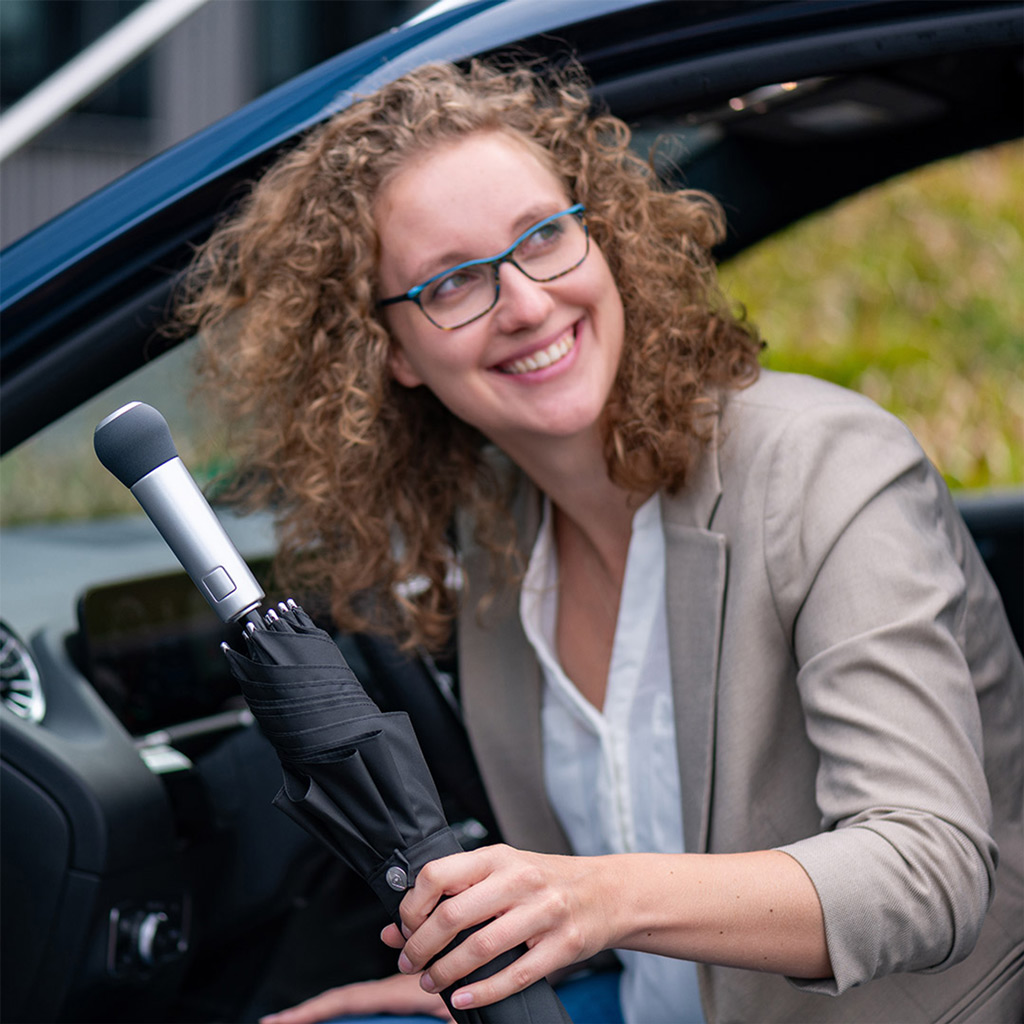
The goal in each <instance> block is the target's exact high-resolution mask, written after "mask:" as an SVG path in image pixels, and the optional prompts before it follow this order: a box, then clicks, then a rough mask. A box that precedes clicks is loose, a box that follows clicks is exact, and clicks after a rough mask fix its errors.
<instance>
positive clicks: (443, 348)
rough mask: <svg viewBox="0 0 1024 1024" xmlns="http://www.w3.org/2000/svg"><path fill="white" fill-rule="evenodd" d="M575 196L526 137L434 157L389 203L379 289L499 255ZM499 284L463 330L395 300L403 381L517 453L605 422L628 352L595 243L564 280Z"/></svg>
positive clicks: (415, 169)
mask: <svg viewBox="0 0 1024 1024" xmlns="http://www.w3.org/2000/svg"><path fill="white" fill-rule="evenodd" d="M571 202H572V200H571V199H570V198H569V196H568V195H567V193H566V190H565V186H564V185H563V183H562V182H561V181H560V180H559V178H558V177H557V176H556V175H555V174H554V173H552V171H551V170H550V169H549V168H548V167H547V166H545V164H544V163H543V162H542V161H541V160H540V159H539V158H538V156H537V155H536V154H534V153H533V152H532V151H531V149H530V148H529V147H528V145H527V144H525V143H523V142H520V141H519V140H517V139H516V138H514V137H512V136H509V135H505V134H503V133H501V132H486V133H479V134H476V135H470V136H467V137H466V138H464V139H461V140H459V141H458V142H454V143H452V144H450V145H445V146H442V147H439V148H437V149H435V150H433V151H431V152H428V153H427V155H426V156H425V157H422V158H420V159H417V160H416V161H415V162H410V164H409V165H408V166H407V167H405V168H403V169H402V170H400V171H399V172H398V173H397V174H396V175H395V176H394V177H392V178H391V179H390V181H389V182H388V183H387V185H386V186H385V188H384V189H383V190H382V192H381V194H380V196H379V198H378V201H377V204H376V207H375V214H376V219H377V227H378V231H379V234H380V245H381V255H380V264H379V285H380V289H381V291H380V293H381V294H382V295H386V296H391V295H400V294H403V293H404V292H406V291H408V290H409V289H410V288H412V287H414V286H415V285H418V284H421V283H422V282H424V281H426V280H427V279H428V278H430V277H432V276H433V275H435V274H439V273H440V272H442V271H444V270H446V269H448V268H449V267H452V266H454V265H455V264H458V263H462V262H465V261H467V260H473V259H481V258H487V257H490V256H494V255H496V254H497V253H500V252H502V251H503V250H505V249H506V248H508V246H509V245H511V244H512V243H513V242H514V241H515V240H516V239H517V238H518V237H519V236H520V235H521V234H523V232H525V231H527V229H529V228H530V227H531V226H533V225H534V224H536V223H537V222H538V221H539V220H542V219H543V218H545V217H548V216H550V215H551V214H554V213H559V212H560V211H562V210H565V209H566V208H567V207H569V206H570V205H571ZM499 279H500V293H499V297H498V301H497V303H496V305H495V306H494V308H493V309H491V310H490V311H489V312H488V313H485V314H484V315H483V316H482V317H480V318H479V319H477V320H474V321H473V322H472V323H469V324H466V325H465V326H462V327H458V328H456V329H455V330H449V331H445V330H441V329H440V328H439V327H436V326H434V324H432V323H431V322H430V321H429V320H428V319H427V317H426V316H424V314H423V312H422V310H420V309H418V308H417V307H416V305H415V303H413V302H401V303H398V304H396V305H393V306H389V307H387V309H386V316H387V322H388V325H389V327H390V329H391V334H392V337H393V339H394V348H393V354H392V360H391V367H392V372H393V373H394V376H395V378H396V380H398V382H399V383H401V384H403V385H405V386H406V387H417V386H419V385H425V386H426V387H428V388H430V390H431V391H432V392H433V393H434V394H435V395H436V396H437V397H438V398H439V399H440V400H441V401H442V402H443V403H444V404H445V405H446V406H447V407H448V409H449V410H450V411H451V412H452V413H454V414H455V415H456V416H458V417H459V418H460V419H462V420H464V421H466V422H467V423H469V424H471V425H472V426H474V427H476V428H477V429H478V430H480V431H481V432H482V433H483V434H484V435H485V436H486V437H488V438H490V439H491V440H492V441H493V442H495V443H496V444H497V445H498V446H499V447H501V448H503V449H504V450H505V451H506V452H507V453H508V454H509V455H511V456H512V457H513V458H517V457H519V456H523V457H528V453H529V450H530V448H531V447H532V446H536V445H537V444H543V443H545V442H548V443H549V442H550V440H551V439H552V438H556V437H558V438H565V437H572V436H574V435H577V434H580V433H584V432H588V431H594V430H595V429H596V424H597V422H598V419H599V417H600V414H601V411H602V409H603V408H604V405H605V402H606V400H607V398H608V394H609V391H610V389H611V386H612V382H613V381H614V379H615V374H616V371H617V369H618V365H619V357H620V355H621V352H622V341H623V311H622V301H621V299H620V297H619V292H618V289H617V287H616V285H615V281H614V280H613V278H612V274H611V271H610V270H609V268H608V264H607V262H606V261H605V258H604V256H603V254H602V253H601V251H600V249H599V248H598V247H597V245H596V244H595V243H594V242H593V240H591V242H590V251H589V253H588V255H587V257H586V259H584V260H583V262H582V263H581V264H580V265H579V266H578V267H576V268H575V269H574V270H572V271H570V272H569V273H567V274H565V275H564V276H562V277H559V278H557V279H555V280H552V281H548V282H545V283H540V282H536V281H533V280H531V279H530V278H528V277H526V275H525V274H523V273H521V272H520V271H519V270H518V269H517V268H516V267H514V266H512V265H511V264H509V263H503V264H501V266H500V269H499ZM538 356H539V357H540V363H542V364H543V363H547V365H542V366H541V365H539V364H538V362H537V357H538ZM527 360H529V362H527ZM524 446H525V447H524Z"/></svg>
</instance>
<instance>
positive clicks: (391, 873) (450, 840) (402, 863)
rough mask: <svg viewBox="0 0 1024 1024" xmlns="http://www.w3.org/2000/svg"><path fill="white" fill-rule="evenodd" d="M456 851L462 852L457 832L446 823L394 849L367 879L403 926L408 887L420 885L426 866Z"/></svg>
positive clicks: (394, 918) (387, 908)
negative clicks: (418, 879) (401, 909)
mask: <svg viewBox="0 0 1024 1024" xmlns="http://www.w3.org/2000/svg"><path fill="white" fill-rule="evenodd" d="M452 853H462V847H461V846H460V845H459V841H458V839H456V838H455V833H454V832H452V830H451V829H450V828H448V826H445V827H444V828H442V829H439V830H438V831H437V832H433V833H431V834H430V835H429V836H427V837H426V838H425V839H421V840H419V842H416V843H413V844H412V845H411V846H407V847H405V848H404V849H402V850H394V851H393V852H392V854H391V856H390V857H388V858H387V859H386V860H385V861H383V862H382V863H381V864H380V866H379V867H378V868H377V869H376V870H375V871H374V872H373V874H371V875H370V876H369V877H368V878H367V879H366V881H367V882H368V883H369V885H370V888H371V889H372V890H373V891H374V893H376V895H377V898H378V899H379V900H380V901H381V903H383V904H384V907H385V908H386V910H387V912H388V914H390V915H391V919H392V920H393V921H394V922H395V924H397V925H401V918H400V916H399V913H398V907H399V904H400V903H401V902H402V897H403V896H404V895H405V890H406V889H411V888H412V887H413V885H415V884H416V876H417V875H418V874H419V873H420V871H421V869H422V868H423V867H424V865H426V864H428V863H429V862H430V861H432V860H437V859H438V858H439V857H447V856H448V855H449V854H452Z"/></svg>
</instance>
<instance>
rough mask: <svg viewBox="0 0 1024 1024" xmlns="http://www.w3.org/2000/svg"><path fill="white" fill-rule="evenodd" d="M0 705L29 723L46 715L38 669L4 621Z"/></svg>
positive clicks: (0, 647)
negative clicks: (0, 703)
mask: <svg viewBox="0 0 1024 1024" xmlns="http://www.w3.org/2000/svg"><path fill="white" fill-rule="evenodd" d="M0 702H2V703H3V705H4V706H5V707H6V708H8V709H9V710H11V711H13V712H14V713H15V714H16V715H18V716H19V717H20V718H24V719H25V720H26V721H29V722H41V721H42V720H43V715H45V714H46V701H45V700H44V698H43V687H42V685H41V683H40V681H39V670H38V669H37V668H36V665H35V662H34V661H33V660H32V655H31V654H29V652H28V649H27V648H26V647H25V645H24V644H23V643H22V642H21V641H20V640H19V639H18V638H17V637H16V636H15V635H14V633H12V632H11V630H10V627H9V626H8V625H7V623H5V622H0Z"/></svg>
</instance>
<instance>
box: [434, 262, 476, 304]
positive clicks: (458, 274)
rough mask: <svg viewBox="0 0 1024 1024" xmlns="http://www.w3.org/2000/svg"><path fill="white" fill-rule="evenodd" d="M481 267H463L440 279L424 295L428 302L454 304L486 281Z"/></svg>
mask: <svg viewBox="0 0 1024 1024" xmlns="http://www.w3.org/2000/svg"><path fill="white" fill-rule="evenodd" d="M484 273H485V272H484V270H482V269H481V268H480V267H462V268H461V269H459V270H453V271H452V272H451V273H450V274H445V276H444V277H442V278H439V279H438V280H437V281H435V282H434V283H433V284H432V285H430V287H429V288H427V290H426V291H425V293H424V296H423V297H424V298H425V299H426V300H427V302H454V301H457V300H458V299H460V298H462V297H463V296H464V295H466V294H467V293H468V292H470V291H472V290H473V289H474V288H476V287H477V286H478V285H479V284H480V282H481V281H482V280H483V279H484Z"/></svg>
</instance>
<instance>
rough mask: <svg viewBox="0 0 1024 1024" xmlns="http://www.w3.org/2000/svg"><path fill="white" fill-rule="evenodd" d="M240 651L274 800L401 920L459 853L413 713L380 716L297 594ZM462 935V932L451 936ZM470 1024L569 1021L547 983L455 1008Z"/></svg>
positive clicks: (241, 674)
mask: <svg viewBox="0 0 1024 1024" xmlns="http://www.w3.org/2000/svg"><path fill="white" fill-rule="evenodd" d="M244 636H245V640H246V648H247V651H246V654H240V653H238V652H237V651H235V650H232V649H231V648H230V647H229V646H228V645H226V644H225V645H224V653H225V655H226V657H227V659H228V663H229V665H230V668H231V671H232V673H233V675H234V676H235V678H236V679H237V680H238V683H239V685H240V687H241V689H242V693H243V695H244V696H245V699H246V702H247V703H248V705H249V708H250V710H251V711H252V713H253V715H254V716H255V718H256V720H257V722H258V723H259V724H260V726H261V728H262V729H263V732H264V733H265V735H266V736H267V738H268V739H269V740H270V742H271V743H272V744H273V746H274V748H275V749H276V750H277V753H278V756H279V757H280V759H281V767H282V769H283V771H284V785H283V786H282V787H281V790H280V792H279V793H278V794H277V796H276V797H275V798H274V804H275V806H277V807H279V808H280V809H281V810H282V811H284V813H285V814H287V815H288V816H289V817H290V818H292V819H293V820H294V821H296V822H297V823H298V824H299V825H301V826H302V827H303V828H304V829H306V831H307V832H309V833H310V834H311V835H313V836H314V837H316V838H317V839H319V840H320V841H321V842H322V843H323V844H324V845H325V846H327V847H328V848H329V849H330V850H332V851H333V852H334V853H335V854H336V855H337V856H339V857H340V858H341V859H342V860H344V861H345V863H347V864H348V865H349V866H350V867H351V868H352V869H353V870H354V871H355V872H356V873H357V874H359V875H360V876H361V877H362V878H364V879H365V880H366V881H367V883H368V884H369V885H370V887H371V888H372V889H373V891H374V892H375V893H376V895H377V897H378V898H379V899H380V901H381V902H382V903H383V905H384V907H385V908H386V910H387V912H388V914H389V915H390V916H391V918H392V920H393V921H394V922H395V923H396V924H399V925H400V924H401V918H400V916H399V909H398V908H399V904H400V903H401V900H402V896H403V894H404V893H405V890H406V889H408V888H409V887H410V886H412V885H413V884H414V883H415V880H416V876H417V874H418V873H419V871H420V869H421V868H422V867H423V866H424V865H425V864H426V863H427V862H428V861H431V860H433V859H435V858H436V857H444V856H447V855H448V854H451V853H459V852H461V850H462V847H461V846H460V845H459V842H458V840H457V839H456V837H455V835H454V833H453V832H452V831H451V829H450V828H449V827H448V823H447V821H446V820H445V817H444V814H443V812H442V810H441V800H440V797H439V796H438V793H437V790H436V789H435V787H434V783H433V780H432V778H431V776H430V772H429V770H428V769H427V766H426V763H425V762H424V760H423V755H422V753H421V752H420V747H419V743H418V742H417V740H416V735H415V733H414V732H413V729H412V724H411V723H410V721H409V717H408V715H406V714H405V713H404V712H381V711H380V710H379V709H378V708H377V706H376V705H375V704H374V703H373V701H372V700H370V698H369V697H368V696H367V695H366V692H365V690H364V689H363V688H362V686H361V685H360V683H359V681H358V680H357V679H356V677H355V675H354V674H353V673H352V670H351V669H350V668H349V666H348V664H347V663H346V662H345V659H344V657H343V655H342V653H341V651H340V650H339V649H338V646H337V644H335V643H334V641H333V640H332V639H331V637H330V636H328V634H327V633H325V632H324V631H323V630H321V629H319V628H317V627H316V625H315V624H314V623H313V621H312V620H311V619H310V618H309V616H308V615H307V614H306V613H305V612H304V611H303V610H302V609H301V608H300V607H299V606H298V605H297V604H295V602H294V601H289V602H287V603H286V604H282V605H279V606H278V610H277V611H273V610H272V611H270V612H268V613H267V615H266V617H265V618H264V620H263V621H262V622H261V623H259V624H257V623H256V622H254V621H252V620H250V622H249V623H248V624H247V626H246V629H245V632H244ZM463 938H465V934H463V935H460V936H458V938H457V939H456V940H455V941H456V942H459V941H461V940H462V939H463ZM525 951H526V947H525V946H523V947H520V948H519V949H516V950H511V951H509V952H508V953H505V954H503V955H502V956H499V957H497V958H496V959H494V960H492V961H491V962H490V963H489V964H487V965H486V966H485V967H482V968H480V969H479V970H478V971H476V972H475V973H474V974H472V975H470V976H469V977H468V978H466V979H463V980H462V981H460V982H459V983H458V985H462V984H465V983H467V982H469V981H473V980H476V979H477V978H481V977H487V976H488V975H491V974H494V973H496V972H497V971H498V970H500V969H501V968H502V967H504V966H506V965H507V964H509V963H512V962H513V961H514V960H515V959H516V958H517V957H518V956H520V955H521V954H522V953H524V952H525ZM458 985H456V986H452V988H451V989H448V990H446V991H445V992H442V993H441V995H442V997H443V998H444V999H445V1002H446V1004H447V1005H448V1007H449V1010H450V1011H451V1012H452V1015H453V1016H454V1017H455V1019H456V1020H457V1021H465V1022H469V1024H476V1022H480V1024H486V1022H493V1024H505V1022H508V1024H529V1022H534V1021H536V1022H569V1021H570V1018H569V1016H568V1014H567V1013H566V1011H565V1008H564V1007H563V1006H562V1004H561V1002H560V1000H559V999H558V997H557V996H556V995H555V993H554V991H553V989H552V988H551V987H550V986H549V985H548V984H547V982H545V981H540V982H536V983H535V984H534V985H532V986H530V987H529V988H528V989H526V990H524V991H523V992H520V993H517V994H516V995H514V996H511V997H509V998H508V999H504V1000H502V1001H501V1002H499V1003H495V1004H492V1005H491V1006H485V1007H481V1008H479V1009H473V1010H468V1011H467V1010H457V1009H454V1008H453V1007H452V1006H451V1002H450V996H451V992H452V991H453V989H454V988H456V987H458Z"/></svg>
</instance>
